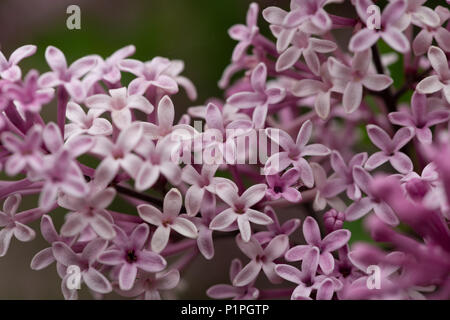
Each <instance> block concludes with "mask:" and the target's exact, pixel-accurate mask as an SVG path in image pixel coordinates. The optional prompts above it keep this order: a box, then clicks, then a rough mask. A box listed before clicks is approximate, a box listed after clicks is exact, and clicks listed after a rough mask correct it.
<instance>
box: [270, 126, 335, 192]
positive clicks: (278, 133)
mask: <svg viewBox="0 0 450 320" xmlns="http://www.w3.org/2000/svg"><path fill="white" fill-rule="evenodd" d="M266 134H267V135H268V136H269V138H270V139H272V141H274V142H275V143H277V144H279V145H280V146H281V147H282V148H283V149H284V151H282V152H279V153H276V154H274V155H272V156H271V157H270V158H269V159H268V160H267V162H266V165H265V168H264V169H265V173H266V174H275V173H277V172H280V171H282V170H284V169H285V168H287V167H288V166H289V165H291V164H293V165H294V168H297V169H298V170H299V171H300V178H301V179H302V181H303V183H304V184H305V186H307V187H308V188H312V186H313V185H314V176H313V172H312V169H311V166H310V165H309V163H308V162H307V161H306V160H305V159H304V157H305V156H326V155H328V154H329V153H330V150H329V149H328V148H327V147H325V146H324V145H322V144H318V143H317V144H310V145H307V143H308V141H309V140H310V138H311V135H312V123H311V121H309V120H308V121H306V122H305V123H303V125H302V127H301V128H300V130H299V132H298V135H297V140H296V141H295V142H294V140H292V138H291V136H290V135H289V134H287V133H286V132H284V131H283V130H276V129H273V128H268V129H266Z"/></svg>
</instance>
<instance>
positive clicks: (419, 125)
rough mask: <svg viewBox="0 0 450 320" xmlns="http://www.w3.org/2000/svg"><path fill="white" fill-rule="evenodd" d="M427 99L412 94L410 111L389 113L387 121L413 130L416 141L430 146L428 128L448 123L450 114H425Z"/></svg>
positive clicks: (437, 112)
mask: <svg viewBox="0 0 450 320" xmlns="http://www.w3.org/2000/svg"><path fill="white" fill-rule="evenodd" d="M427 104H428V103H427V98H426V96H425V95H423V94H420V93H418V92H414V94H413V96H412V99H411V111H409V110H407V109H404V110H401V111H397V112H391V113H389V115H388V117H389V120H390V121H391V122H392V123H393V124H396V125H400V126H405V127H410V128H413V129H414V133H415V135H416V137H417V139H418V140H419V141H420V142H421V143H425V144H430V143H431V141H432V138H433V137H432V133H431V130H430V127H432V126H434V125H436V124H438V123H442V122H445V121H448V119H449V116H450V113H449V112H448V111H447V110H433V111H430V112H427Z"/></svg>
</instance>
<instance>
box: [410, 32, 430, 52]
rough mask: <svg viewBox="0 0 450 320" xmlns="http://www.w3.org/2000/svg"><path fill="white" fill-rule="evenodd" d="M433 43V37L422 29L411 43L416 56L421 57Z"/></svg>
mask: <svg viewBox="0 0 450 320" xmlns="http://www.w3.org/2000/svg"><path fill="white" fill-rule="evenodd" d="M432 43H433V35H432V34H431V32H429V31H428V30H425V29H422V30H421V31H420V32H419V33H418V34H417V36H416V38H415V39H414V41H413V50H414V54H415V55H416V56H420V55H423V54H424V53H425V52H427V50H428V48H429V47H430V46H431V44H432Z"/></svg>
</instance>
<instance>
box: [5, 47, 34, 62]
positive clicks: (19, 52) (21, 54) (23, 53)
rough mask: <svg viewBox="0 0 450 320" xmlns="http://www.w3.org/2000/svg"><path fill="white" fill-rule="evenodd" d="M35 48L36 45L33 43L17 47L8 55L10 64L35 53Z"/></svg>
mask: <svg viewBox="0 0 450 320" xmlns="http://www.w3.org/2000/svg"><path fill="white" fill-rule="evenodd" d="M36 50H37V47H36V46H34V45H25V46H22V47H19V48H17V49H16V50H14V52H13V53H11V56H10V57H9V62H11V63H12V64H18V63H19V62H20V61H21V60H22V59H24V58H26V57H29V56H31V55H33V54H35V52H36Z"/></svg>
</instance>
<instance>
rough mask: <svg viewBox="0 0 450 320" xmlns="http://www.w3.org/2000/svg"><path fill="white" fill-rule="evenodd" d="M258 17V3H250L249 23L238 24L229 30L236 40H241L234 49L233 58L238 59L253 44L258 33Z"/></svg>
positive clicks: (247, 20)
mask: <svg viewBox="0 0 450 320" xmlns="http://www.w3.org/2000/svg"><path fill="white" fill-rule="evenodd" d="M257 19H258V4H257V3H255V2H253V3H251V4H250V6H249V8H248V11H247V19H246V22H247V25H243V24H237V25H234V26H232V27H231V28H230V29H229V30H228V34H229V35H230V37H231V38H232V39H234V40H237V41H239V43H238V44H237V45H236V47H235V48H234V50H233V55H232V56H231V59H232V60H233V61H238V60H239V59H240V58H241V57H242V55H243V54H244V53H245V51H246V50H247V48H248V47H249V46H250V45H251V44H252V41H253V39H254V37H255V36H256V35H257V34H258V32H259V28H258V25H257Z"/></svg>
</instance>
